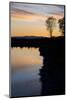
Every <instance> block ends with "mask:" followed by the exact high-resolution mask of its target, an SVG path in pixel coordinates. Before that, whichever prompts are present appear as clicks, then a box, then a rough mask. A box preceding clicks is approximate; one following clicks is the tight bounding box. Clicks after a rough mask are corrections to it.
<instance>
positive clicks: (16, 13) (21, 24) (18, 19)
mask: <svg viewBox="0 0 67 100" xmlns="http://www.w3.org/2000/svg"><path fill="white" fill-rule="evenodd" d="M10 15H11V36H47V37H48V36H49V35H50V33H49V31H48V30H47V28H46V23H45V21H46V19H47V18H48V17H51V16H53V17H54V18H56V19H57V20H58V19H61V18H63V17H64V6H61V5H60V6H59V5H41V4H40V5H39V4H38V5H36V4H27V3H14V2H12V3H10ZM56 23H57V21H56ZM59 35H61V33H60V31H59V27H58V24H56V27H55V29H54V31H53V36H59Z"/></svg>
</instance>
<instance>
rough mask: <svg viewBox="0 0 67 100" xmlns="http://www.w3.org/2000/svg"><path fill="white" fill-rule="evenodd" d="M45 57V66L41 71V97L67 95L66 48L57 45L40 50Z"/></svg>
mask: <svg viewBox="0 0 67 100" xmlns="http://www.w3.org/2000/svg"><path fill="white" fill-rule="evenodd" d="M40 54H41V56H43V58H44V59H43V66H42V69H40V81H41V82H42V90H41V95H56V94H57V95H60V94H64V93H65V65H64V47H63V49H62V45H59V44H57V45H55V46H52V47H48V48H44V47H42V48H40Z"/></svg>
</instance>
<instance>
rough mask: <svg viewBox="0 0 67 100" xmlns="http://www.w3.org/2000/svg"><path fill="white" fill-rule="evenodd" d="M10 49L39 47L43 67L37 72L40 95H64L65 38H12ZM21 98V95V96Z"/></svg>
mask: <svg viewBox="0 0 67 100" xmlns="http://www.w3.org/2000/svg"><path fill="white" fill-rule="evenodd" d="M11 47H21V48H22V47H35V48H37V47H39V51H40V55H41V56H43V58H44V59H43V66H42V67H41V69H40V71H39V75H40V81H41V83H42V89H41V95H42V96H44V95H63V94H65V37H64V36H61V37H56V38H55V37H52V38H42V37H40V38H38V37H36V38H35V37H33V38H31V37H25V38H24V37H21V38H20V37H12V38H11ZM21 96H22V95H21Z"/></svg>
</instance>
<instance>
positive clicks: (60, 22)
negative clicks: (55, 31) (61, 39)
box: [58, 17, 65, 35]
mask: <svg viewBox="0 0 67 100" xmlns="http://www.w3.org/2000/svg"><path fill="white" fill-rule="evenodd" d="M58 23H59V29H60V31H61V32H62V35H64V33H65V20H64V17H63V18H62V19H59V20H58Z"/></svg>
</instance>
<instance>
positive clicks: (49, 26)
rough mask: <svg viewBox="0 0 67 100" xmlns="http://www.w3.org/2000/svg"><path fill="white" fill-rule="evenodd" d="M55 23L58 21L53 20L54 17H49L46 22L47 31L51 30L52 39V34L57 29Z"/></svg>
mask: <svg viewBox="0 0 67 100" xmlns="http://www.w3.org/2000/svg"><path fill="white" fill-rule="evenodd" d="M55 22H56V19H55V18H53V17H49V18H48V19H47V20H46V25H47V29H48V30H49V32H50V37H52V32H53V29H54V27H55Z"/></svg>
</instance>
